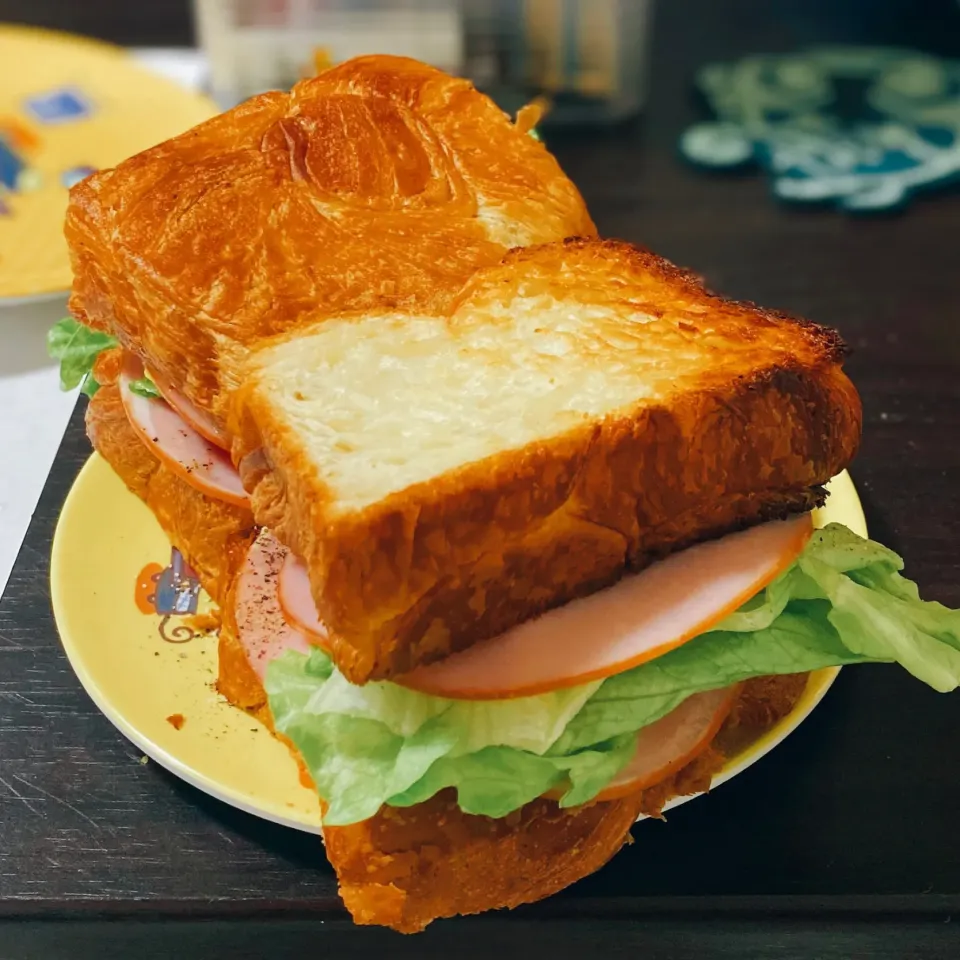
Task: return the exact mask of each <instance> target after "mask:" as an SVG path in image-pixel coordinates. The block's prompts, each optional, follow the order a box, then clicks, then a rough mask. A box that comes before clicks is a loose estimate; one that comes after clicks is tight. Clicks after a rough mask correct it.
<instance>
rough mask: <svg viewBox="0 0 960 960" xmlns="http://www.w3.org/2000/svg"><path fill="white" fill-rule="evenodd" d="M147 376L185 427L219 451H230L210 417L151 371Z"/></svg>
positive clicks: (225, 440)
mask: <svg viewBox="0 0 960 960" xmlns="http://www.w3.org/2000/svg"><path fill="white" fill-rule="evenodd" d="M147 375H148V376H149V377H150V379H151V380H153V382H154V383H155V384H156V386H157V389H158V390H159V391H160V395H161V396H162V397H163V399H164V400H166V401H167V403H168V404H169V405H170V406H171V407H173V409H174V410H175V411H176V412H177V413H178V414H180V417H181V418H182V419H183V420H185V421H186V423H187V426H189V427H192V428H193V429H194V430H196V431H197V433H199V434H200V436H201V437H203V439H204V440H208V441H209V442H210V443H212V444H214V445H215V446H217V447H219V448H220V449H221V450H225V451H229V450H230V441H229V440H228V439H227V435H226V434H225V433H224V432H223V431H222V430H221V429H220V428H219V427H218V426H217V425H216V423H214V421H213V419H212V418H211V417H209V416H208V415H207V414H206V413H204V412H203V411H202V410H201V409H200V408H199V407H197V406H195V405H194V404H193V403H192V402H191V401H190V400H188V399H187V398H186V397H185V396H184V395H183V394H182V393H181V392H180V391H179V390H177V389H175V388H174V387H171V386H170V385H169V384H168V383H166V382H165V381H163V380H161V379H160V378H159V377H157V375H156V374H155V373H153V371H149V372H148V374H147Z"/></svg>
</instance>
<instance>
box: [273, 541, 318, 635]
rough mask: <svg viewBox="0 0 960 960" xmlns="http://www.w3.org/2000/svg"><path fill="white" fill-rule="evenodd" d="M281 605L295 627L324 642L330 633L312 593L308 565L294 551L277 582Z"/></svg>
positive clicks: (285, 563) (287, 559)
mask: <svg viewBox="0 0 960 960" xmlns="http://www.w3.org/2000/svg"><path fill="white" fill-rule="evenodd" d="M277 590H278V593H279V597H280V607H281V609H282V610H283V612H284V614H285V616H286V618H287V620H288V621H290V623H291V624H293V625H294V626H295V627H298V628H299V629H301V630H303V631H304V632H306V633H308V634H310V635H312V636H313V637H314V639H315V642H318V643H320V644H323V642H324V641H325V640H326V639H327V637H328V636H329V634H328V633H327V628H326V627H325V626H324V624H323V621H322V620H321V619H320V616H319V614H318V613H317V607H316V604H315V603H314V602H313V595H312V594H311V593H310V578H309V576H308V574H307V565H306V564H305V563H304V562H303V561H302V560H301V559H300V558H299V557H298V556H296V554H294V553H290V552H288V553H287V557H286V559H285V560H284V561H283V568H282V569H281V571H280V578H279V581H278V584H277Z"/></svg>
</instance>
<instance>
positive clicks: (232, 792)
mask: <svg viewBox="0 0 960 960" xmlns="http://www.w3.org/2000/svg"><path fill="white" fill-rule="evenodd" d="M830 492H831V496H830V498H829V501H828V503H829V506H827V507H825V508H824V509H823V510H822V511H819V512H818V516H817V521H818V523H819V524H821V525H822V524H824V523H828V522H830V521H837V522H839V523H844V524H846V525H847V526H848V527H850V529H851V530H853V531H854V532H855V533H858V534H860V535H861V536H866V532H867V531H866V523H865V521H864V517H863V511H862V510H861V508H860V501H859V499H858V498H857V494H856V491H855V490H854V487H853V483H852V482H851V480H850V477H849V476H848V475H847V474H846V473H843V474H841V475H840V476H839V477H836V478H835V479H834V480H833V481H832V482H831V484H830ZM169 557H170V547H169V544H168V542H167V539H166V537H165V536H164V534H163V532H162V531H161V530H160V527H159V526H158V525H157V522H156V520H155V519H154V517H153V514H152V513H151V512H150V511H149V510H148V509H147V508H146V506H144V505H143V503H141V502H140V500H138V499H137V498H136V497H135V496H134V495H133V494H131V493H129V492H128V491H127V489H126V488H125V487H124V485H123V483H122V482H121V481H120V479H119V478H118V477H117V475H116V474H115V473H114V472H113V471H112V470H111V469H110V467H109V466H108V465H107V463H106V461H104V460H103V459H101V458H100V457H99V456H97V455H94V456H92V457H91V458H90V460H89V461H88V462H87V463H86V465H85V466H84V468H83V469H82V470H81V471H80V475H79V476H78V477H77V480H76V483H75V484H74V485H73V489H72V490H71V491H70V494H69V496H68V497H67V501H66V503H65V504H64V507H63V512H62V513H61V515H60V521H59V523H58V524H57V530H56V533H55V534H54V538H53V556H52V561H51V568H50V584H51V594H52V598H53V610H54V615H55V617H56V620H57V627H58V628H59V630H60V637H61V639H62V641H63V647H64V650H65V651H66V654H67V657H68V658H69V660H70V664H71V665H72V667H73V669H74V671H75V672H76V674H77V676H78V677H79V679H80V682H81V683H82V684H83V686H84V688H85V689H86V691H87V693H88V694H89V695H90V697H91V698H92V699H93V701H94V703H95V704H96V705H97V706H98V707H99V708H100V710H102V711H103V713H104V714H105V715H106V716H107V718H108V719H109V720H110V721H111V722H112V723H113V724H114V725H115V726H116V727H117V729H118V730H119V731H120V732H121V733H122V734H123V735H124V736H125V737H127V739H129V740H131V741H133V743H135V744H136V745H137V746H138V747H140V749H141V750H143V752H144V753H145V754H147V756H149V757H151V758H152V759H154V760H155V761H156V762H157V763H159V764H161V765H163V766H164V767H166V768H167V769H168V770H170V771H172V772H173V773H175V774H176V775H177V776H179V777H182V778H183V779H184V780H186V781H187V782H188V783H191V784H193V785H194V786H195V787H199V789H201V790H203V791H205V792H206V793H209V794H211V795H212V796H214V797H217V798H218V799H220V800H223V801H225V802H226V803H229V804H232V805H233V806H235V807H239V808H240V809H241V810H246V811H248V812H249V813H253V814H256V815H257V816H260V817H265V818H266V819H268V820H273V821H275V822H276V823H281V824H284V825H286V826H290V827H295V828H297V829H300V830H307V831H311V832H316V831H318V830H319V828H320V819H319V810H318V804H317V799H316V796H315V794H314V793H313V792H312V791H310V790H307V789H305V788H304V787H303V786H301V785H300V782H299V779H298V774H297V768H296V764H295V763H294V762H293V760H292V759H291V757H290V754H289V752H288V751H287V749H286V748H285V747H284V746H282V745H281V744H280V743H279V741H277V740H274V738H273V737H271V736H270V735H269V734H268V733H267V732H266V731H265V730H264V729H263V728H261V727H260V725H259V724H258V723H256V721H254V720H251V719H250V718H249V717H248V716H247V715H246V714H245V713H243V712H242V711H240V710H237V709H234V708H233V707H231V706H230V705H229V704H227V703H226V702H225V701H224V700H223V699H222V698H221V697H220V696H219V695H218V694H217V692H216V690H215V688H214V681H215V680H216V674H217V641H216V638H215V637H213V636H207V635H202V634H201V635H197V636H194V637H192V638H190V637H189V633H190V631H187V635H186V638H184V637H178V636H176V635H175V634H176V633H177V630H178V627H177V626H176V624H177V622H178V621H176V620H172V621H171V622H168V623H167V624H166V625H165V626H164V627H163V628H162V630H161V628H160V625H161V623H162V621H161V620H160V618H158V617H157V616H156V614H152V613H151V614H144V613H142V612H141V610H140V609H139V608H138V606H137V603H136V602H135V587H136V584H137V581H138V578H139V576H140V574H141V571H142V570H143V569H144V567H145V566H146V565H147V564H149V563H151V562H153V563H156V564H157V565H158V566H163V565H165V564H166V563H167V561H168V558H169ZM180 623H181V627H182V621H180ZM171 624H173V625H171ZM165 637H166V638H167V639H164V638H165ZM178 640H180V641H181V642H176V641H178ZM837 673H838V669H829V670H821V671H818V672H817V673H815V674H813V675H812V676H811V680H810V682H809V684H808V685H807V689H806V692H805V694H804V696H803V697H802V698H801V700H800V702H799V703H798V704H797V706H796V708H795V709H794V710H793V712H792V713H791V714H790V715H789V716H788V717H786V718H784V720H782V721H781V722H780V724H778V725H777V726H776V727H775V728H773V729H772V730H770V731H769V732H768V733H767V735H766V736H765V737H764V738H763V739H761V740H760V741H758V742H756V743H755V744H753V745H752V746H751V747H750V748H748V749H747V750H746V751H745V752H744V753H742V754H741V755H739V756H737V757H734V758H732V759H731V760H730V762H729V763H728V765H727V766H726V767H725V769H724V770H723V771H722V772H721V773H720V774H719V775H718V776H717V777H716V778H715V779H714V786H717V785H718V784H720V783H723V782H724V781H725V780H729V779H730V778H731V777H733V776H736V775H737V774H738V773H740V772H742V771H743V770H745V769H746V768H747V767H748V766H750V765H751V764H752V763H755V762H756V761H757V760H759V759H760V757H762V756H763V755H764V754H765V753H768V752H769V751H770V750H772V749H773V748H774V747H775V746H776V745H777V744H778V743H780V742H781V741H782V740H783V739H784V738H785V737H786V736H787V735H788V734H789V733H790V732H791V731H793V730H794V729H796V727H797V726H799V724H800V723H801V722H802V721H803V720H804V718H805V717H807V716H808V715H809V713H810V712H811V711H812V710H813V708H814V707H815V706H816V705H817V704H818V703H819V702H820V699H821V698H822V697H823V695H824V693H826V690H827V688H828V687H829V686H830V684H831V683H832V682H833V680H834V678H835V677H836V675H837ZM178 714H179V715H180V716H182V717H183V725H182V726H181V728H180V729H179V730H178V729H175V728H174V726H173V725H172V723H171V722H170V721H169V720H168V719H167V718H169V717H175V716H176V715H178ZM676 802H680V801H675V803H676ZM672 805H674V804H672Z"/></svg>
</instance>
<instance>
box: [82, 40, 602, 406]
mask: <svg viewBox="0 0 960 960" xmlns="http://www.w3.org/2000/svg"><path fill="white" fill-rule="evenodd" d="M65 232H66V237H67V242H68V245H69V248H70V254H71V259H72V264H73V271H74V285H73V294H72V297H71V300H70V309H71V311H72V312H73V314H74V315H75V316H76V317H77V318H78V319H79V320H81V321H82V322H84V323H86V324H89V325H90V326H93V327H97V328H101V329H106V330H109V331H110V332H112V333H113V334H115V335H116V336H118V337H119V338H120V340H121V342H122V343H123V344H124V345H125V346H126V347H127V348H128V349H131V350H132V351H133V352H135V353H136V354H138V356H139V357H140V358H141V360H143V361H145V362H146V365H147V366H148V367H149V368H150V369H152V370H155V371H156V372H157V373H158V374H160V375H161V376H162V377H163V378H164V379H166V380H167V381H169V382H170V383H173V384H175V385H177V386H178V387H179V388H180V389H181V390H182V391H183V392H184V393H185V394H186V395H187V397H189V398H190V400H192V401H193V402H194V403H195V404H197V405H198V406H199V407H200V408H201V409H205V410H208V411H209V412H211V413H212V414H213V415H214V416H215V417H217V418H220V417H221V416H222V414H223V412H224V409H225V404H226V395H227V393H229V391H230V389H232V388H233V387H234V386H236V384H237V377H238V372H237V363H238V362H239V360H240V359H242V357H243V356H244V355H245V353H246V351H247V350H248V349H250V348H252V347H253V346H255V344H256V343H257V341H258V340H260V339H261V338H263V337H266V336H269V335H271V334H275V333H278V332H281V331H287V330H290V329H291V328H293V327H296V326H298V325H299V324H301V323H302V322H305V321H307V320H311V321H316V320H317V319H318V318H322V317H323V316H324V315H326V314H328V313H330V312H333V311H342V310H353V309H370V308H374V307H382V306H393V307H397V308H404V307H411V306H415V307H418V308H421V307H422V308H427V309H435V308H439V307H442V306H443V305H444V304H445V303H447V302H448V301H449V299H450V297H451V296H453V295H454V294H455V293H456V291H457V290H458V289H459V288H460V286H461V284H462V283H463V281H464V280H466V278H467V277H468V276H469V275H470V274H471V273H472V272H473V270H474V269H475V268H476V267H477V266H478V265H482V264H490V263H494V262H496V261H497V260H498V259H499V258H500V257H501V256H502V255H503V253H504V251H505V250H506V249H508V248H510V247H513V246H517V245H524V244H530V243H540V242H544V241H549V240H557V239H562V238H563V237H567V236H571V235H574V234H583V235H593V234H594V233H595V228H594V226H593V224H592V222H591V220H590V217H589V216H588V214H587V211H586V208H585V207H584V205H583V201H582V199H581V198H580V195H579V193H578V192H577V190H576V188H575V187H574V186H573V184H571V182H570V181H569V180H568V179H567V178H566V177H565V176H564V175H563V172H562V171H561V170H560V167H559V166H558V165H557V163H556V161H555V160H554V159H553V157H552V156H551V155H550V154H549V153H548V152H547V151H546V149H545V148H544V147H543V146H542V145H541V144H540V143H538V142H537V141H536V140H534V139H533V138H532V137H530V136H527V135H526V134H525V133H524V132H523V131H522V130H518V129H517V128H516V127H515V126H514V125H513V124H512V123H511V122H510V120H509V118H508V117H507V116H506V115H505V114H503V113H502V112H501V111H500V110H499V109H498V108H497V107H496V106H495V105H494V104H493V102H492V101H490V100H489V99H488V98H487V97H485V96H483V95H482V94H480V93H478V92H477V91H476V90H474V88H473V87H472V86H471V84H470V83H468V82H467V81H465V80H462V79H456V78H453V77H450V76H447V75H446V74H444V73H442V72H440V71H438V70H435V69H434V68H432V67H428V66H426V65H424V64H421V63H417V62H416V61H413V60H407V59H404V58H399V57H387V56H369V57H361V58H358V59H356V60H351V61H348V62H346V63H343V64H340V65H339V66H337V67H335V68H334V69H332V70H329V71H327V72H325V73H323V74H321V75H320V76H318V77H315V78H312V79H309V80H304V81H301V82H300V83H298V84H297V85H296V86H295V87H294V88H293V90H292V91H291V92H290V93H289V94H287V93H266V94H263V95H261V96H257V97H254V98H253V99H251V100H248V101H247V102H246V103H243V104H241V105H240V106H238V107H236V108H234V109H233V110H230V111H228V112H227V113H225V114H223V115H221V116H219V117H216V118H214V119H212V120H210V121H208V122H206V123H203V124H200V125H199V126H197V127H195V128H193V129H192V130H188V131H187V132H186V133H184V134H182V135H181V136H178V137H175V138H173V139H172V140H168V141H166V142H165V143H162V144H160V145H158V146H156V147H153V148H152V149H150V150H146V151H144V152H143V153H140V154H138V155H137V156H134V157H132V158H130V159H129V160H126V161H124V162H123V163H121V164H120V165H119V166H117V167H115V168H113V169H110V170H102V171H100V172H98V173H96V174H94V175H93V176H92V177H89V178H88V179H87V180H85V181H83V183H82V184H79V185H77V186H76V187H74V188H73V189H72V191H71V194H70V204H69V207H68V210H67V219H66V225H65Z"/></svg>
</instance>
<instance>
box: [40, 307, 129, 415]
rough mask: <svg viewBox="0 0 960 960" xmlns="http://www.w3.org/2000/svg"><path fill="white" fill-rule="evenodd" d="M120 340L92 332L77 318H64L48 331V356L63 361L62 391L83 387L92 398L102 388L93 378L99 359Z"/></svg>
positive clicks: (105, 334)
mask: <svg viewBox="0 0 960 960" xmlns="http://www.w3.org/2000/svg"><path fill="white" fill-rule="evenodd" d="M116 344H117V341H116V339H115V338H114V337H111V336H110V335H109V334H108V333H101V332H100V331H99V330H91V329H90V327H86V326H84V325H83V324H82V323H78V322H77V321H76V320H74V319H73V317H64V319H63V320H59V321H58V322H57V323H55V324H54V325H53V326H52V327H51V328H50V329H49V330H48V331H47V353H48V354H49V355H50V356H51V357H52V358H53V359H54V360H59V361H60V389H61V390H73V389H74V388H75V387H80V389H81V391H82V392H83V393H85V394H86V395H87V396H88V397H92V396H93V395H94V394H95V393H96V392H97V389H98V388H99V386H100V385H99V384H98V383H97V381H96V380H95V379H94V378H93V374H92V372H91V371H92V370H93V364H94V362H95V361H96V359H97V357H98V356H100V354H101V353H102V352H103V351H104V350H107V349H109V348H110V347H114V346H116Z"/></svg>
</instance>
